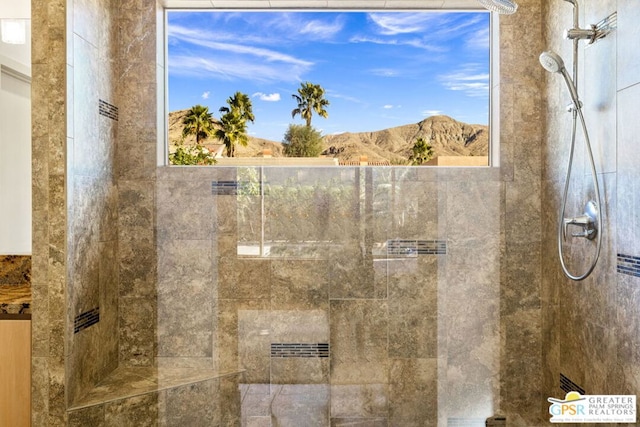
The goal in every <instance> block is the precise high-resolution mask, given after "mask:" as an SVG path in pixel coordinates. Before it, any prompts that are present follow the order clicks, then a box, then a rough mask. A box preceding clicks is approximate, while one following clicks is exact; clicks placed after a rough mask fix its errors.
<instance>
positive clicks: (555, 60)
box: [540, 51, 582, 109]
mask: <svg viewBox="0 0 640 427" xmlns="http://www.w3.org/2000/svg"><path fill="white" fill-rule="evenodd" d="M540 65H542V67H543V68H544V69H545V70H547V71H548V72H550V73H560V74H562V77H564V81H565V83H566V84H567V88H568V89H569V94H570V95H571V100H572V101H573V104H574V105H575V107H576V109H580V108H581V107H582V103H581V102H580V100H579V99H578V90H577V89H576V85H575V84H573V80H571V77H570V76H569V73H568V72H567V69H566V68H565V66H564V61H563V60H562V58H561V57H560V55H558V54H557V53H555V52H551V51H546V52H542V53H541V54H540Z"/></svg>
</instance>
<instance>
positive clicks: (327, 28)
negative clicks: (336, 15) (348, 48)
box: [300, 19, 344, 39]
mask: <svg viewBox="0 0 640 427" xmlns="http://www.w3.org/2000/svg"><path fill="white" fill-rule="evenodd" d="M343 26H344V24H343V23H342V22H340V20H335V21H334V22H324V21H319V20H315V19H314V20H313V21H308V22H306V23H305V24H304V25H303V26H302V28H301V29H300V33H301V34H306V35H312V36H314V37H315V38H316V39H317V38H322V39H328V38H332V37H333V36H334V35H335V34H337V33H339V32H340V31H342V28H343Z"/></svg>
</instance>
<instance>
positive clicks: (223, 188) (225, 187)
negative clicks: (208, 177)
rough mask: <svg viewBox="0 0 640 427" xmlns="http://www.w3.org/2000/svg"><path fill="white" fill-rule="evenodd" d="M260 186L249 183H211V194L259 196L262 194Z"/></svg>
mask: <svg viewBox="0 0 640 427" xmlns="http://www.w3.org/2000/svg"><path fill="white" fill-rule="evenodd" d="M260 185H261V184H260V183H255V182H249V181H211V194H213V195H214V196H235V195H238V194H245V195H249V194H253V195H256V196H258V195H260V193H261V188H260ZM256 186H257V188H256Z"/></svg>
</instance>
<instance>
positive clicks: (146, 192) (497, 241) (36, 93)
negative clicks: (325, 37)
mask: <svg viewBox="0 0 640 427" xmlns="http://www.w3.org/2000/svg"><path fill="white" fill-rule="evenodd" d="M300 3H301V4H303V3H304V2H300ZM364 3H366V2H364ZM387 3H392V2H387ZM518 3H519V4H520V8H519V10H518V12H517V13H516V14H515V15H511V16H508V17H501V18H500V23H499V30H500V42H499V46H500V47H499V50H498V51H497V52H496V57H495V58H494V59H495V61H496V64H497V65H499V67H498V68H496V69H495V70H496V72H497V73H499V79H497V80H496V81H494V86H493V87H492V93H493V100H494V108H495V114H499V116H498V120H497V121H496V123H495V125H494V129H493V131H494V132H496V131H498V132H499V134H500V145H499V150H500V156H499V157H500V166H499V167H493V168H462V169H456V168H444V169H434V168H402V167H335V168H320V167H315V168H311V167H306V168H285V167H280V168H267V167H264V168H259V167H256V168H231V167H224V168H223V167H215V166H214V167H208V168H188V167H163V166H160V167H158V166H157V164H158V161H157V159H158V156H159V155H158V150H157V139H158V131H157V129H158V125H157V124H158V120H159V117H160V116H162V110H161V109H160V108H159V107H157V105H158V104H159V103H158V85H159V84H160V85H162V83H158V82H162V76H163V72H164V69H163V64H164V61H163V58H162V55H161V54H157V52H158V50H157V49H156V47H157V40H161V39H162V31H161V25H160V24H161V22H162V14H161V12H162V8H161V6H159V5H156V3H155V2H153V1H142V0H139V1H126V0H108V1H103V2H92V1H87V0H74V1H73V2H71V1H66V0H59V1H54V2H50V1H47V2H44V1H41V0H35V1H34V2H33V4H32V10H33V12H32V13H33V39H34V45H33V67H32V74H33V86H32V87H33V92H32V104H33V105H34V109H33V144H34V150H33V156H34V159H33V174H34V187H33V192H34V216H33V218H34V245H33V259H32V261H33V273H32V289H33V305H32V311H33V315H32V316H33V317H32V319H33V359H32V360H33V363H32V367H33V374H32V375H33V425H34V426H40V425H42V426H46V425H50V426H57V425H91V424H95V425H103V426H112V425H117V426H123V425H132V426H144V425H154V426H155V425H178V424H180V425H189V426H192V425H193V426H198V425H206V426H210V425H215V426H218V425H246V426H272V425H273V426H276V425H282V426H286V425H304V426H307V425H319V426H327V425H335V426H339V425H361V426H365V425H366V426H387V425H389V426H403V427H405V426H413V425H415V426H426V425H438V426H444V425H450V426H468V425H474V426H475V425H484V420H485V418H487V417H489V416H492V415H494V414H504V415H506V416H507V419H508V421H509V422H510V423H514V424H515V425H531V426H539V425H547V424H548V419H549V416H548V413H547V412H546V411H547V409H548V404H547V401H546V399H547V397H549V396H553V397H563V396H564V391H563V389H562V388H561V385H562V384H567V382H566V381H567V380H568V381H571V382H573V383H575V384H576V385H578V386H580V387H582V388H583V389H584V390H585V391H586V392H593V393H602V394H605V393H611V394H623V393H630V394H635V393H636V392H637V390H638V385H639V383H640V371H639V370H638V366H640V364H638V363H637V362H638V360H639V359H640V350H639V349H640V345H639V344H640V338H638V331H639V330H640V326H639V323H638V319H640V313H638V308H637V307H638V306H640V305H639V304H638V300H639V298H640V293H638V292H637V290H636V288H635V286H636V285H637V284H638V280H639V279H638V277H637V275H633V274H628V271H625V270H624V269H622V271H621V269H620V266H621V265H622V264H621V261H619V260H620V259H623V260H628V259H635V258H634V257H640V252H639V250H640V249H639V246H638V244H637V243H636V241H637V236H638V225H639V224H638V222H639V221H638V215H637V204H638V203H637V200H636V199H637V195H636V194H637V193H638V192H637V191H635V190H637V188H636V187H637V184H636V182H637V179H635V178H637V176H636V175H637V171H636V170H637V169H638V167H637V166H638V164H639V162H640V157H638V156H637V154H636V150H635V148H634V140H635V138H634V136H635V135H636V134H638V132H640V130H639V129H636V128H637V124H636V123H637V121H636V120H635V119H634V116H633V114H634V111H635V110H637V107H638V103H639V101H638V99H640V97H638V96H634V94H635V91H637V90H638V87H640V85H638V83H640V54H638V53H637V52H636V49H634V48H633V45H634V40H637V38H638V36H639V34H638V30H637V29H636V28H635V27H634V22H637V21H638V18H640V16H638V14H639V13H640V11H639V10H638V7H637V5H635V2H634V1H632V0H617V1H616V0H608V1H605V2H598V3H597V4H593V2H591V3H589V4H585V7H584V8H583V10H584V13H583V14H584V16H583V19H584V20H586V21H587V22H591V21H593V22H597V21H599V20H600V19H601V18H603V17H605V16H608V15H609V14H610V13H612V12H614V11H618V16H619V22H618V29H617V30H616V32H615V33H613V34H612V35H611V36H610V37H608V38H606V39H604V40H602V41H599V42H598V43H596V44H594V45H592V46H589V47H586V48H584V54H583V55H582V57H583V58H584V62H585V63H584V64H581V65H583V66H584V68H583V69H585V70H587V71H584V77H583V78H582V79H581V81H582V83H581V93H583V95H582V99H583V102H584V103H585V108H586V110H585V114H586V115H587V120H588V122H589V125H590V126H592V127H593V130H592V132H593V133H594V136H592V139H594V140H597V141H599V142H598V143H597V144H598V145H597V149H596V157H598V158H599V164H598V168H599V172H601V175H600V179H601V182H602V183H603V185H602V187H603V188H604V190H603V191H604V196H605V200H606V212H605V223H606V224H607V226H606V227H605V228H604V230H603V232H604V233H605V240H604V241H605V245H604V248H603V256H602V259H601V260H600V263H599V265H598V267H597V269H596V271H595V272H594V275H593V276H592V277H591V278H590V279H588V280H587V281H586V282H584V283H580V284H576V283H572V282H569V281H568V280H566V279H564V278H563V277H562V274H561V272H560V270H559V267H558V264H557V260H556V258H555V257H556V256H557V255H556V252H557V251H556V247H555V227H556V218H557V212H558V210H559V206H558V205H559V203H560V202H559V194H560V191H559V188H560V186H561V184H562V176H563V173H564V168H565V162H566V155H567V151H568V147H567V145H566V143H565V140H566V138H567V135H568V133H567V132H568V117H567V116H566V113H564V106H565V105H564V104H565V103H566V102H567V98H566V96H565V94H564V92H562V91H563V90H564V88H563V87H562V86H561V84H560V83H559V82H558V81H556V80H554V77H553V76H547V75H545V74H546V73H545V72H544V71H543V70H542V68H541V67H540V66H539V65H538V59H537V57H538V55H539V53H540V52H542V51H543V50H546V49H548V48H552V49H554V50H556V51H558V52H559V53H561V54H563V55H564V56H565V57H568V55H566V53H567V52H568V49H569V48H570V47H569V44H568V42H565V41H564V40H563V39H562V30H563V29H564V28H565V27H566V28H568V27H569V26H570V19H571V14H570V10H569V5H568V4H567V3H566V2H563V1H560V0H557V1H556V0H544V1H541V0H521V1H519V2H518ZM363 7H365V6H363ZM389 7H392V6H391V5H390V6H389ZM583 22H584V21H583ZM612 76H615V78H614V77H612ZM618 106H619V107H620V108H618ZM160 157H161V156H160ZM576 176H577V178H576V179H575V181H576V185H577V186H578V187H587V184H582V181H584V182H585V183H587V182H588V180H589V177H588V176H586V177H584V179H583V174H582V173H578V174H577V175H576ZM586 190H588V188H586ZM576 194H578V193H576ZM571 203H572V204H573V205H575V206H576V207H577V206H580V205H581V204H582V203H583V200H572V201H571ZM575 249H578V248H575ZM587 250H588V249H587ZM571 256H572V261H573V262H576V263H578V262H579V260H580V258H581V256H582V255H581V253H576V252H575V251H574V253H572V255H571ZM74 326H77V327H76V328H74ZM561 378H564V379H565V380H563V381H564V383H561V380H560V379H561ZM300 417H303V418H302V419H301V418H300Z"/></svg>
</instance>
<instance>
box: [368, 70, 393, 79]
mask: <svg viewBox="0 0 640 427" xmlns="http://www.w3.org/2000/svg"><path fill="white" fill-rule="evenodd" d="M369 73H371V74H373V75H374V76H378V77H396V76H398V75H400V73H399V72H398V71H397V70H393V69H391V68H374V69H371V70H369Z"/></svg>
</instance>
